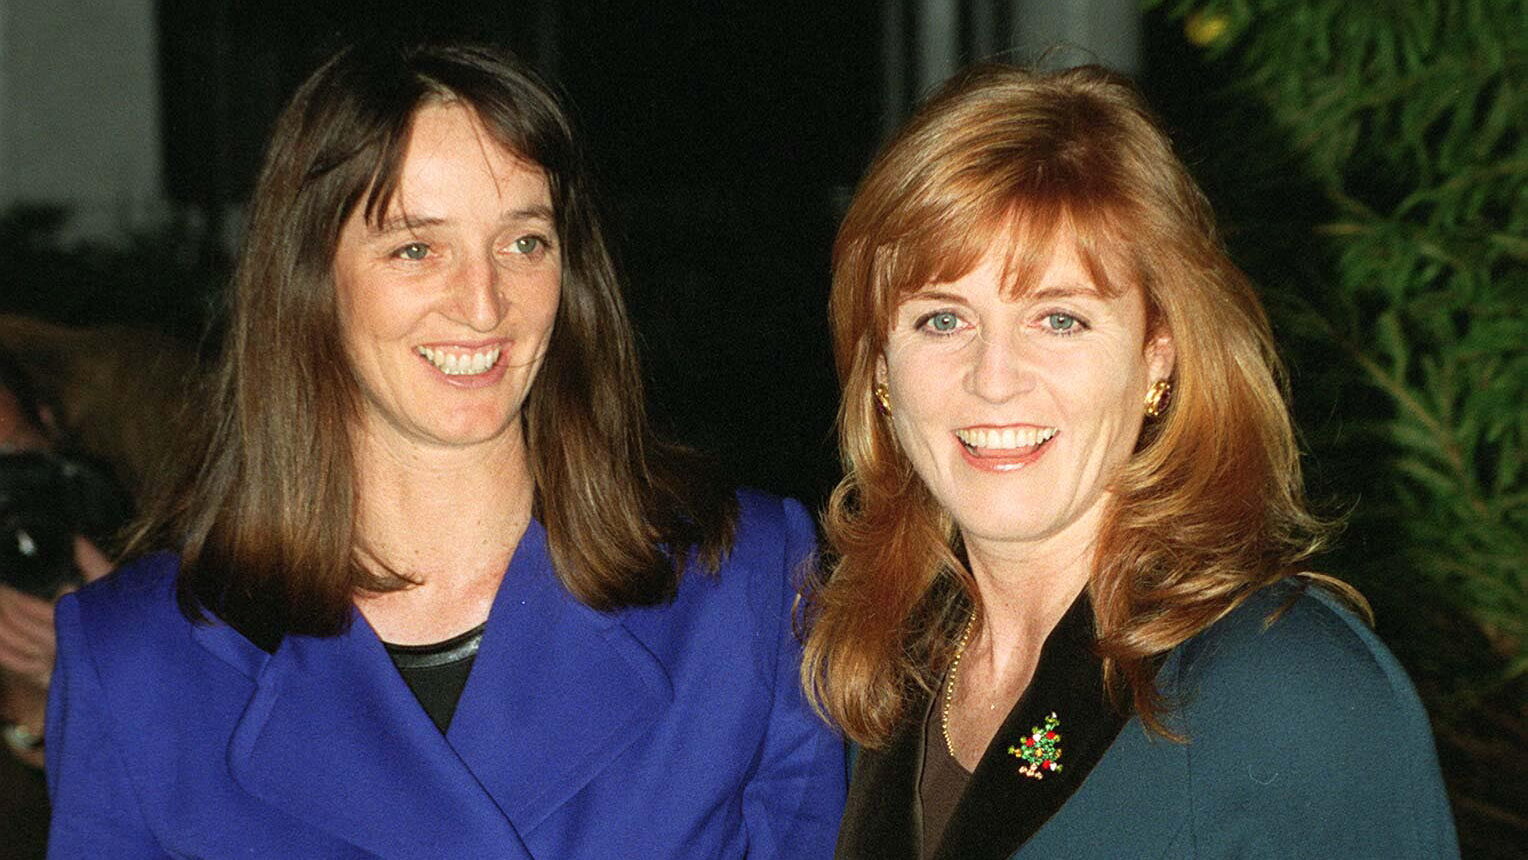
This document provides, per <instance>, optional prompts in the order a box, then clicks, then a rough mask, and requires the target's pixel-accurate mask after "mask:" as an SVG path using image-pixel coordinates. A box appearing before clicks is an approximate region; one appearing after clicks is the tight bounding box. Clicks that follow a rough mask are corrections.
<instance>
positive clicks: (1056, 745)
mask: <svg viewBox="0 0 1528 860" xmlns="http://www.w3.org/2000/svg"><path fill="white" fill-rule="evenodd" d="M1060 725H1061V721H1060V720H1058V719H1056V712H1055V711H1051V712H1050V715H1049V716H1047V717H1046V718H1045V728H1043V729H1041V728H1034V727H1030V729H1029V736H1028V737H1026V738H1024V741H1023V742H1022V743H1020V744H1019V745H1018V746H1011V747H1009V748H1008V754H1009V755H1011V756H1013V757H1014V758H1017V759H1018V760H1019V761H1022V762H1024V766H1023V767H1021V768H1019V773H1022V774H1023V775H1025V776H1027V777H1029V778H1031V779H1045V771H1051V772H1052V773H1059V772H1060V771H1061V733H1060V732H1058V731H1056V729H1057V728H1058V727H1060Z"/></svg>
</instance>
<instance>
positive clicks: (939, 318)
mask: <svg viewBox="0 0 1528 860" xmlns="http://www.w3.org/2000/svg"><path fill="white" fill-rule="evenodd" d="M923 324H924V325H926V326H928V327H929V328H931V329H933V330H934V331H936V332H938V333H940V334H949V333H950V332H952V331H954V330H955V329H957V328H959V327H960V317H958V316H956V315H954V314H952V313H950V312H949V311H940V312H939V313H937V314H930V315H929V317H928V319H927V320H925V321H924V323H923Z"/></svg>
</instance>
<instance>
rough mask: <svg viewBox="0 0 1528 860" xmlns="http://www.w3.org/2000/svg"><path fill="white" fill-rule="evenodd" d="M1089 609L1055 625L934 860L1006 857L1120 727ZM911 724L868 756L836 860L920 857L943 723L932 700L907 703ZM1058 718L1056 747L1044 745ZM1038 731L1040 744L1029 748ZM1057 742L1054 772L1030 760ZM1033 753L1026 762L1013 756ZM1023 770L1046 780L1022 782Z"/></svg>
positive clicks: (863, 757) (1080, 603)
mask: <svg viewBox="0 0 1528 860" xmlns="http://www.w3.org/2000/svg"><path fill="white" fill-rule="evenodd" d="M1093 640H1094V633H1093V609H1092V604H1091V603H1090V602H1089V601H1088V598H1087V595H1086V593H1084V594H1083V595H1081V596H1079V597H1078V598H1077V600H1076V601H1075V602H1074V603H1073V604H1072V607H1071V608H1070V609H1068V610H1067V612H1066V614H1065V615H1064V616H1062V618H1061V620H1060V621H1059V622H1057V624H1056V627H1055V629H1053V630H1052V631H1051V633H1050V635H1049V636H1047V637H1046V639H1045V644H1044V646H1043V647H1042V648H1041V651H1040V659H1039V662H1038V664H1037V665H1036V667H1035V675H1034V678H1033V679H1032V680H1031V681H1030V684H1029V688H1028V689H1026V690H1025V691H1024V694H1023V695H1022V696H1020V697H1019V700H1018V702H1017V703H1016V704H1015V705H1014V707H1013V710H1011V711H1009V713H1008V717H1007V719H1005V720H1004V721H1003V725H1002V727H1001V728H1000V729H998V732H997V734H996V736H994V737H993V739H992V743H991V744H990V745H989V746H988V747H987V751H986V752H985V753H984V754H983V755H982V758H981V761H980V762H978V763H977V766H976V770H975V771H974V772H973V773H972V775H971V781H970V782H969V783H968V784H967V786H966V791H965V794H964V795H962V797H961V799H960V802H959V803H958V804H957V805H956V807H955V811H954V813H953V815H951V817H950V822H949V826H948V827H947V828H946V830H945V833H944V838H943V840H942V841H941V842H940V845H939V848H938V850H937V851H936V852H935V854H934V856H935V858H938V860H943V858H960V860H979V858H1006V857H1009V856H1011V855H1012V854H1013V852H1014V851H1016V850H1018V848H1019V846H1021V845H1023V844H1024V842H1025V841H1027V840H1028V839H1029V838H1030V837H1031V836H1033V835H1034V833H1035V831H1037V830H1039V829H1040V827H1041V826H1042V825H1044V824H1045V822H1046V821H1047V820H1049V819H1050V817H1051V816H1052V815H1054V814H1055V813H1056V811H1057V810H1058V809H1060V808H1061V806H1062V804H1064V803H1066V801H1067V799H1068V798H1070V797H1071V796H1072V793H1073V792H1075V791H1076V790H1077V789H1078V788H1079V787H1080V786H1081V785H1082V782H1083V780H1084V779H1086V778H1087V775H1088V774H1089V773H1090V772H1091V771H1092V769H1093V766H1094V765H1096V764H1097V763H1098V760H1099V759H1100V758H1102V757H1103V754H1104V752H1105V751H1106V750H1108V748H1109V746H1110V745H1111V744H1112V743H1113V742H1114V739H1115V737H1117V736H1118V735H1119V731H1120V729H1121V728H1123V727H1124V724H1125V716H1124V715H1122V714H1120V713H1119V712H1118V711H1116V710H1115V709H1114V708H1113V707H1112V706H1111V705H1110V704H1109V702H1108V701H1107V699H1106V697H1105V696H1104V692H1103V667H1102V664H1101V662H1100V661H1099V659H1098V657H1097V656H1095V655H1094V653H1093ZM907 713H908V715H909V717H910V718H909V719H907V720H904V722H903V724H902V726H901V727H900V728H899V730H898V731H897V733H896V735H895V736H894V737H893V738H892V740H891V742H890V743H889V744H888V745H887V746H886V747H884V748H882V749H880V750H864V751H863V752H862V753H861V754H860V756H859V759H858V762H857V765H856V768H855V773H854V782H853V783H852V785H851V786H850V789H849V802H848V808H847V810H846V811H845V814H844V825H843V828H842V830H841V831H840V833H839V843H838V856H839V857H853V858H859V857H864V858H871V857H874V858H917V857H918V852H919V843H920V839H921V835H922V834H921V830H922V815H921V814H920V804H919V802H918V775H919V772H920V769H921V766H922V761H923V753H924V750H923V737H924V723H923V720H924V719H937V716H935V712H934V709H932V708H931V707H930V702H929V701H928V699H927V698H926V697H920V698H919V700H917V701H915V702H909V707H908V710H907ZM1053 713H1054V714H1055V715H1056V719H1057V721H1058V722H1057V724H1056V725H1055V726H1054V733H1055V734H1056V735H1057V736H1058V737H1056V738H1054V739H1047V738H1044V734H1045V730H1046V717H1047V716H1049V715H1051V714H1053ZM1036 731H1038V732H1039V733H1040V735H1041V736H1042V738H1041V742H1040V743H1039V744H1037V745H1036V746H1035V747H1032V748H1031V747H1027V746H1026V745H1025V743H1024V740H1025V738H1030V737H1032V735H1033V734H1035V732H1036ZM1047 741H1054V743H1055V745H1056V746H1059V748H1060V755H1059V756H1058V757H1057V758H1055V759H1054V763H1056V764H1059V765H1060V768H1059V769H1056V770H1050V769H1046V768H1045V767H1044V765H1043V763H1041V762H1043V756H1038V755H1035V753H1034V751H1038V750H1040V749H1043V748H1044V746H1045V743H1046V742H1047ZM1010 748H1014V749H1026V748H1027V749H1030V750H1032V752H1031V753H1030V757H1031V758H1033V759H1035V760H1036V763H1035V765H1034V766H1033V767H1030V762H1028V761H1026V760H1025V759H1024V758H1022V757H1020V756H1016V755H1013V754H1011V753H1010V752H1009V749H1010ZM1025 770H1028V771H1030V772H1031V773H1038V774H1039V776H1040V778H1035V777H1034V776H1027V775H1025V772H1024V771H1025Z"/></svg>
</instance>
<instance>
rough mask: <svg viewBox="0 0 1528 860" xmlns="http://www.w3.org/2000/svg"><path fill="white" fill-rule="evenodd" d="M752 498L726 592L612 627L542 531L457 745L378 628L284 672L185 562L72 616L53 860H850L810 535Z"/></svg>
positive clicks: (524, 562) (132, 571)
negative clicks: (187, 611) (827, 710)
mask: <svg viewBox="0 0 1528 860" xmlns="http://www.w3.org/2000/svg"><path fill="white" fill-rule="evenodd" d="M739 501H740V507H741V519H740V522H739V527H738V539H737V545H736V548H735V549H734V551H733V552H732V554H731V557H730V558H729V559H728V561H727V562H726V564H725V565H724V566H723V569H722V571H721V573H720V576H718V577H711V576H707V575H705V574H702V573H693V572H692V573H690V574H688V575H686V576H685V578H684V579H683V580H682V582H681V585H680V588H679V593H678V596H677V597H676V598H675V599H674V600H673V601H672V602H671V603H668V604H665V605H662V606H657V607H651V608H640V609H629V610H623V611H620V612H616V613H610V614H602V613H599V612H595V611H593V610H591V609H589V608H587V607H585V606H583V605H582V604H580V603H578V602H577V601H575V600H574V599H573V598H572V597H570V596H569V595H568V593H567V592H566V591H565V590H564V589H563V588H562V586H561V584H560V583H559V581H558V580H557V578H556V576H555V575H554V573H553V571H552V566H551V562H550V560H549V557H548V554H547V546H546V534H545V532H544V531H543V529H542V527H541V525H540V524H539V523H536V522H532V523H531V525H530V527H529V529H528V530H527V531H526V534H525V537H524V538H523V539H522V540H521V542H520V545H519V547H518V548H517V549H516V551H515V554H514V558H513V559H512V561H511V562H510V565H509V570H508V572H507V573H506V575H505V577H504V582H503V584H502V586H501V587H500V589H499V593H498V595H497V597H496V599H495V602H494V604H493V608H492V611H491V613H490V615H489V618H488V623H487V628H486V630H485V632H484V635H483V641H482V646H481V649H480V651H479V652H478V655H477V658H476V662H475V663H474V665H473V667H472V672H471V675H470V676H469V678H468V681H467V685H466V688H465V690H464V691H463V693H462V696H461V700H460V703H459V705H458V707H457V710H456V714H455V717H454V718H453V720H452V722H451V725H450V728H449V731H447V732H446V733H445V734H444V735H442V733H441V732H440V731H438V730H437V729H436V728H435V726H434V724H433V723H431V722H430V719H429V717H428V716H426V714H425V712H424V710H423V708H421V707H420V706H419V704H418V703H417V701H416V700H415V698H414V696H413V694H412V693H411V692H410V690H409V688H408V687H407V686H406V685H405V684H404V682H403V680H402V678H401V676H400V675H399V673H398V671H397V670H396V669H395V668H394V666H393V664H392V662H391V660H390V658H389V657H388V655H387V653H386V652H385V651H384V650H383V647H382V643H381V642H380V641H379V640H378V638H377V636H376V634H375V633H374V632H373V631H372V629H371V628H370V627H369V626H368V625H367V623H366V621H365V619H364V618H362V617H361V616H360V615H359V613H357V614H356V616H355V618H354V622H353V624H352V625H351V627H350V629H349V630H348V632H346V633H343V634H341V635H339V636H335V637H328V638H314V637H305V636H289V637H287V638H286V639H285V640H284V641H283V642H282V643H281V645H280V647H279V648H278V649H277V650H276V651H275V653H273V654H266V653H265V652H263V651H261V650H259V649H258V648H256V647H255V646H253V645H252V644H251V643H250V642H249V641H248V640H246V639H244V638H243V637H242V636H241V635H239V634H238V633H236V632H234V631H233V630H232V629H230V628H229V627H227V626H225V625H222V624H218V623H213V624H197V625H193V624H191V623H189V622H188V621H187V620H186V619H185V618H184V617H183V616H182V615H181V614H180V612H179V611H178V609H177V608H176V605H175V601H174V583H175V575H176V570H177V566H176V559H175V558H174V557H173V556H169V555H158V556H151V557H148V558H146V559H143V560H141V561H138V562H136V563H134V564H131V565H129V566H127V567H125V568H123V569H122V570H120V571H118V572H117V573H116V574H114V575H112V576H111V577H108V578H107V579H105V580H102V581H100V582H98V583H95V584H93V585H92V586H90V587H89V588H86V589H84V590H82V591H80V592H78V593H76V594H74V595H70V596H69V597H66V598H65V599H64V600H62V601H61V602H60V604H59V607H58V614H57V617H58V633H59V640H58V654H59V656H58V666H57V669H56V670H55V675H54V681H53V691H52V699H51V702H50V707H49V716H48V779H49V783H50V791H51V793H52V796H53V803H54V810H53V816H54V817H53V826H52V834H51V837H50V845H49V855H50V856H52V857H101V856H111V857H140V856H144V857H146V856H165V855H171V856H197V857H232V856H236V855H237V856H260V857H363V856H376V855H380V856H385V857H404V858H413V857H419V858H423V857H430V858H438V857H474V858H476V857H507V858H527V857H537V858H582V857H589V858H609V857H654V858H659V857H662V858H669V857H704V858H715V857H741V856H744V855H748V856H750V857H825V856H828V855H830V854H831V853H832V846H833V840H834V837H835V834H836V831H837V827H838V819H839V815H840V813H841V811H842V808H843V799H844V792H845V786H844V766H843V747H842V743H841V741H840V740H839V738H838V737H837V736H836V735H835V734H834V733H832V732H831V731H830V730H829V729H827V728H826V727H825V726H824V725H823V724H822V723H821V722H820V721H818V720H817V718H816V717H815V716H814V715H813V714H812V712H811V711H810V709H809V708H808V707H807V705H806V704H805V702H804V701H803V698H802V695H801V693H800V689H799V688H800V684H799V682H798V680H797V679H798V669H799V658H800V654H799V646H798V643H797V642H796V640H795V638H794V636H793V633H792V628H791V622H790V611H791V604H792V599H793V596H794V586H795V585H796V581H795V579H796V577H795V574H796V573H797V569H798V567H799V566H800V564H801V562H802V561H803V559H804V558H805V557H806V556H807V555H808V554H809V552H810V551H811V549H812V540H813V538H812V534H813V532H812V526H811V521H810V518H809V517H808V516H807V514H806V513H805V512H804V511H803V510H802V509H801V507H800V506H799V505H797V504H795V503H794V502H784V503H782V502H781V501H779V500H777V499H773V498H770V497H766V496H762V495H757V494H743V495H741V496H740V498H739Z"/></svg>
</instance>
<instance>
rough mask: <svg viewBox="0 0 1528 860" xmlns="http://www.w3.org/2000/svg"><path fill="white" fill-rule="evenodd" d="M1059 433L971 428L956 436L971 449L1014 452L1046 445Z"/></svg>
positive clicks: (1041, 429) (1045, 429) (1053, 430)
mask: <svg viewBox="0 0 1528 860" xmlns="http://www.w3.org/2000/svg"><path fill="white" fill-rule="evenodd" d="M1058 432H1060V431H1059V430H1057V429H1056V428H1055V427H1004V428H1003V429H1001V430H998V429H992V430H987V429H982V428H971V429H967V430H956V431H955V436H956V438H958V439H960V441H961V442H964V443H965V444H966V446H967V447H970V448H989V449H993V450H1013V449H1016V448H1033V447H1035V446H1036V445H1041V444H1044V443H1046V442H1049V441H1050V440H1051V437H1053V436H1055V435H1056V434H1057V433H1058Z"/></svg>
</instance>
